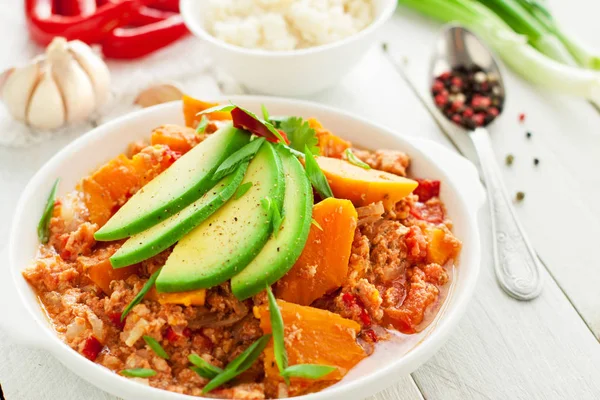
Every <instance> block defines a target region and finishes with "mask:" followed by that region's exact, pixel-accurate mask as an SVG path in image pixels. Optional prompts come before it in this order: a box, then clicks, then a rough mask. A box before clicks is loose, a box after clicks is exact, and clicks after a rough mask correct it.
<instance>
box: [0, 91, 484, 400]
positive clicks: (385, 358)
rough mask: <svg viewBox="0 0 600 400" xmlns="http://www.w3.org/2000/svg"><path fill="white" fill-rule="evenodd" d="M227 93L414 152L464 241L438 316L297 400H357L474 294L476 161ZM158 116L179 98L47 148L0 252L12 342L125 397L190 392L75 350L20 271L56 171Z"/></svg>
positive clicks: (360, 122) (422, 356)
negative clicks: (51, 152) (141, 378)
mask: <svg viewBox="0 0 600 400" xmlns="http://www.w3.org/2000/svg"><path fill="white" fill-rule="evenodd" d="M230 99H231V100H232V101H234V102H236V103H237V104H240V105H242V106H245V107H247V108H249V109H251V110H253V111H255V112H259V110H260V104H265V105H266V106H267V108H268V109H269V111H270V112H271V113H272V114H273V115H301V116H304V117H310V116H313V117H316V118H318V119H319V120H320V121H321V122H322V123H323V124H324V125H325V126H326V127H328V128H329V129H331V130H332V131H333V132H338V133H340V134H343V137H344V138H346V139H349V140H351V141H352V142H354V143H356V144H357V145H360V146H364V147H367V148H389V149H400V150H403V151H406V152H407V153H408V154H410V156H411V157H412V160H413V163H412V166H411V171H412V173H414V174H415V175H417V176H420V177H429V178H434V179H440V180H441V181H442V191H441V198H442V199H443V201H444V202H445V204H446V207H447V210H448V214H449V216H450V217H451V218H452V219H453V221H454V232H455V234H456V236H457V237H459V238H460V239H461V240H462V242H463V249H462V253H461V256H460V261H459V264H458V268H457V270H456V274H455V276H454V278H453V283H452V287H451V290H450V294H449V296H448V298H447V299H446V301H445V303H444V305H443V307H442V309H441V310H440V312H439V314H438V316H437V317H436V319H435V321H434V322H433V323H432V324H431V325H430V326H429V327H428V328H427V329H426V330H425V331H423V332H421V333H419V334H416V335H410V336H399V339H398V340H393V341H390V342H384V343H380V344H378V345H377V349H376V351H375V353H374V354H373V355H372V356H371V357H368V358H367V359H365V360H363V361H362V362H361V363H360V364H359V365H358V366H357V367H356V368H354V369H353V370H351V371H350V373H349V374H348V375H347V376H346V377H345V378H344V379H343V380H342V381H341V382H339V383H338V384H336V385H334V386H332V387H330V388H327V389H325V390H323V391H321V392H319V393H314V394H310V395H307V396H302V397H299V398H298V399H299V400H300V399H302V400H309V399H310V400H317V399H318V400H325V399H330V400H331V399H345V400H350V399H362V398H364V397H366V396H368V395H372V394H374V393H376V392H378V391H380V390H382V389H384V388H385V387H387V386H390V385H392V384H393V383H394V382H395V381H396V380H397V379H398V378H399V377H402V376H404V375H406V374H409V373H411V372H412V371H414V370H415V369H416V368H417V367H418V366H419V365H421V364H422V363H423V362H425V361H426V360H427V359H428V358H429V357H431V356H432V355H433V354H434V353H435V351H436V350H437V349H438V348H439V347H440V346H441V345H442V343H444V341H445V340H446V339H447V338H448V336H449V335H450V333H451V331H452V328H454V326H455V325H456V324H457V322H458V320H459V318H460V317H461V315H462V314H463V312H464V311H465V308H466V306H467V303H468V301H469V299H470V298H471V295H472V293H473V290H474V287H475V283H476V281H477V275H478V272H479V263H480V252H479V233H478V227H477V213H478V210H479V209H480V208H481V206H482V204H483V203H484V198H485V197H484V194H483V190H482V188H481V184H480V183H479V178H478V174H477V171H476V169H475V167H474V166H473V165H472V164H471V163H470V162H469V161H467V160H466V159H464V158H462V157H461V156H459V155H457V154H455V153H453V152H451V151H449V150H447V149H445V148H444V147H442V146H440V145H438V144H436V143H434V142H431V141H427V140H421V139H415V138H408V137H402V136H398V135H397V134H395V133H394V132H392V131H390V130H389V129H386V128H384V127H382V126H379V125H376V124H374V123H372V122H369V121H366V120H364V119H360V118H357V117H355V116H353V115H351V114H349V113H345V112H342V111H339V110H335V109H332V108H329V107H325V106H322V105H318V104H314V103H308V102H301V101H294V100H284V99H276V98H268V97H262V98H261V97H246V96H239V97H231V98H230ZM216 100H217V101H219V100H220V101H225V100H227V99H216ZM165 123H174V124H183V116H182V112H181V103H180V102H174V103H168V104H163V105H159V106H156V107H152V108H148V109H145V110H142V111H139V112H135V113H132V114H130V115H127V116H125V117H122V118H119V119H117V120H115V121H112V122H109V123H106V124H104V125H102V126H100V127H98V128H96V129H94V130H92V131H91V132H89V133H88V134H86V135H84V136H82V137H80V138H79V139H77V140H76V141H74V142H73V143H71V144H70V145H69V146H67V147H65V148H64V149H63V150H62V151H61V152H59V153H58V154H57V155H56V156H54V157H53V158H52V159H51V160H50V161H49V162H48V163H47V164H46V165H45V166H44V167H42V168H41V169H40V171H38V173H37V174H36V175H35V176H34V177H33V178H32V179H31V181H30V182H29V184H28V185H27V187H26V188H25V191H24V192H23V194H22V196H21V199H20V200H19V202H18V205H17V209H16V210H15V213H14V220H13V224H12V230H11V233H10V242H9V244H8V258H9V262H8V264H7V263H6V262H5V260H0V265H1V266H2V267H3V268H2V269H0V296H2V297H3V299H2V300H3V301H1V302H0V304H7V305H9V304H10V307H3V308H2V311H1V312H2V317H1V318H0V324H3V325H5V326H3V327H4V328H5V329H6V330H7V331H9V332H10V333H12V334H14V338H15V340H17V341H21V342H24V343H26V344H29V345H31V346H34V347H37V348H41V349H45V350H47V351H49V352H50V353H52V354H53V355H54V356H55V357H57V358H58V359H59V360H60V361H61V362H62V363H63V364H65V365H66V366H67V367H68V368H70V369H71V370H72V371H73V372H74V373H76V374H78V375H80V376H81V377H83V378H84V379H87V380H88V381H89V382H91V383H93V384H94V385H96V386H98V387H99V388H101V389H103V390H106V391H107V392H110V393H112V394H114V395H117V396H119V397H122V398H125V399H146V400H154V399H161V400H177V399H179V400H183V399H191V397H188V396H184V395H181V394H176V393H171V392H166V391H162V390H159V389H155V388H151V387H147V386H144V385H140V384H138V383H135V382H133V381H131V380H129V379H126V378H124V377H121V376H119V375H117V374H115V373H113V372H111V371H109V370H108V369H106V368H104V367H101V366H100V365H97V364H95V363H93V362H90V361H88V360H87V359H85V358H84V357H83V356H81V355H80V354H78V353H77V352H76V351H74V350H72V349H71V348H70V347H68V346H67V345H66V344H64V343H63V342H62V341H61V340H60V339H59V338H58V337H57V336H56V335H55V333H54V331H53V330H52V328H51V326H50V324H49V322H48V320H47V319H46V317H45V316H44V313H43V312H42V310H41V308H40V306H39V304H38V301H37V299H36V296H35V293H34V292H33V290H32V289H31V288H30V287H29V285H28V284H27V282H26V281H25V280H24V279H23V277H22V276H21V271H22V270H23V269H24V268H25V267H26V266H27V265H28V264H29V263H30V261H31V260H32V259H33V258H34V256H35V254H36V249H37V247H38V239H37V235H36V226H37V223H38V220H39V217H40V215H41V212H42V208H43V206H44V203H45V202H46V196H47V194H48V192H49V191H50V187H51V186H52V184H53V182H54V180H55V179H56V178H58V177H60V178H61V184H60V189H59V195H62V194H64V193H66V192H68V191H71V190H72V189H73V188H74V187H75V185H76V184H77V182H78V181H79V180H80V179H81V178H82V177H83V176H85V175H86V174H88V173H90V172H91V171H93V170H94V169H95V168H97V167H98V166H99V165H100V164H102V163H105V162H106V161H107V160H109V159H111V158H113V157H115V156H116V155H117V154H119V153H122V152H124V151H125V150H126V148H127V144H128V143H130V142H132V141H135V140H139V139H142V138H147V137H148V136H149V133H150V131H151V130H152V129H153V128H155V127H156V126H158V125H161V124H165ZM7 267H8V268H7Z"/></svg>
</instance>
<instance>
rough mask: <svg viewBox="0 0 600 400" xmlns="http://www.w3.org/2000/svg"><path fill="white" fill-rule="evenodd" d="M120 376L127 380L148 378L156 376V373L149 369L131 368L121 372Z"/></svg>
mask: <svg viewBox="0 0 600 400" xmlns="http://www.w3.org/2000/svg"><path fill="white" fill-rule="evenodd" d="M121 375H123V376H126V377H129V378H150V377H151V376H154V375H156V371H155V370H153V369H150V368H131V369H124V370H123V371H121Z"/></svg>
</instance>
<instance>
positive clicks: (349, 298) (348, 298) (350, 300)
mask: <svg viewBox="0 0 600 400" xmlns="http://www.w3.org/2000/svg"><path fill="white" fill-rule="evenodd" d="M342 300H343V301H344V304H346V307H352V306H353V305H354V303H355V301H356V300H355V298H354V295H353V294H351V293H344V294H343V295H342Z"/></svg>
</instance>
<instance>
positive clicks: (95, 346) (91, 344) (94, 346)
mask: <svg viewBox="0 0 600 400" xmlns="http://www.w3.org/2000/svg"><path fill="white" fill-rule="evenodd" d="M103 347H104V346H103V345H102V343H100V342H99V341H98V339H96V338H95V337H94V336H90V337H89V338H87V339H86V341H85V344H84V345H83V350H82V351H81V353H82V354H83V355H84V356H85V358H87V359H88V360H91V361H95V360H96V358H98V354H100V352H101V351H102V348H103Z"/></svg>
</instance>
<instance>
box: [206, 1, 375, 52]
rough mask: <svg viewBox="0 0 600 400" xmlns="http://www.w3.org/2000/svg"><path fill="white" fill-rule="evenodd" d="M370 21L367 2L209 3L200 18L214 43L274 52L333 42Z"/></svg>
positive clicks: (355, 31) (370, 7)
mask: <svg viewBox="0 0 600 400" xmlns="http://www.w3.org/2000/svg"><path fill="white" fill-rule="evenodd" d="M372 21H373V5H372V0H209V1H208V5H207V8H206V15H205V24H206V29H207V30H208V32H209V33H210V34H211V35H213V36H215V37H216V38H218V39H221V40H223V41H225V42H228V43H231V44H234V45H237V46H242V47H247V48H255V49H265V50H279V51H281V50H293V49H301V48H307V47H314V46H319V45H322V44H326V43H331V42H335V41H337V40H341V39H343V38H346V37H348V36H350V35H353V34H355V33H357V32H359V31H361V30H362V29H364V28H365V27H367V26H368V25H369V24H370V23H371V22H372Z"/></svg>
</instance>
